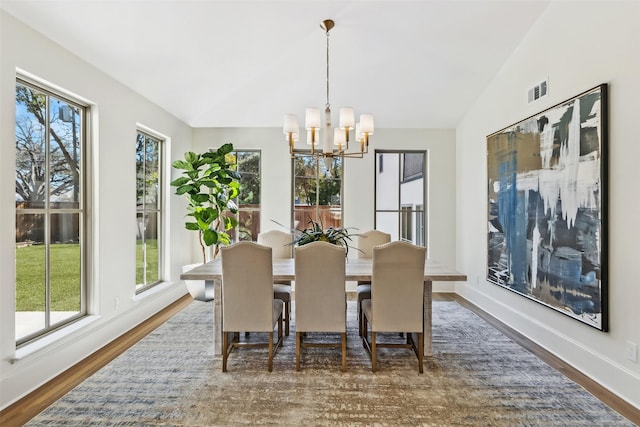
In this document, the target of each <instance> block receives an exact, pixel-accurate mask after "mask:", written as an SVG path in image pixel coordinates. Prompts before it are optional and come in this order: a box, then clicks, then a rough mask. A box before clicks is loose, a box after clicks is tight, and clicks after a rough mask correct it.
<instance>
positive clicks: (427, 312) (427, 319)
mask: <svg viewBox="0 0 640 427" xmlns="http://www.w3.org/2000/svg"><path fill="white" fill-rule="evenodd" d="M432 313H433V283H432V282H431V281H430V280H428V281H425V282H424V318H423V319H422V321H423V328H424V355H425V356H427V357H428V356H431V355H432V354H433V350H432V346H431V338H432V322H431V320H432Z"/></svg>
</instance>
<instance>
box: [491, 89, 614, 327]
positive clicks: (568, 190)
mask: <svg viewBox="0 0 640 427" xmlns="http://www.w3.org/2000/svg"><path fill="white" fill-rule="evenodd" d="M606 119H607V86H606V84H603V85H600V86H598V87H596V88H593V89H591V90H589V91H587V92H584V93H582V94H580V95H578V96H577V97H575V98H572V99H570V100H567V101H565V102H563V103H561V104H558V105H556V106H554V107H552V108H550V109H548V110H546V111H543V112H542V113H540V114H537V115H535V116H532V117H529V118H528V119H525V120H523V121H521V122H519V123H516V124H514V125H513V126H510V127H508V128H505V129H503V130H500V131H498V132H496V133H494V134H492V135H489V136H488V137H487V168H488V170H487V174H488V237H487V242H488V254H487V255H488V256H487V279H488V281H490V282H492V283H495V284H496V285H499V286H503V287H505V288H508V289H510V290H512V291H514V292H517V293H519V294H521V295H523V296H525V297H527V298H530V299H532V300H535V301H537V302H540V303H542V304H544V305H547V306H548V307H551V308H553V309H555V310H558V311H560V312H562V313H564V314H567V315H568V316H571V317H573V318H575V319H578V320H580V321H582V322H584V323H586V324H588V325H590V326H593V327H595V328H597V329H600V330H603V331H606V330H607V292H606V291H607V288H606V285H607V283H606V282H607V277H606V244H605V236H606V211H607V209H606V200H607V199H606V166H607V164H606V140H607V137H606V135H607V120H606Z"/></svg>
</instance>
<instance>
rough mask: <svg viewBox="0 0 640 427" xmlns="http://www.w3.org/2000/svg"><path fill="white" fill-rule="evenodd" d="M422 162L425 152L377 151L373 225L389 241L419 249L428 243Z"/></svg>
mask: <svg viewBox="0 0 640 427" xmlns="http://www.w3.org/2000/svg"><path fill="white" fill-rule="evenodd" d="M383 158H384V169H383V168H382V167H381V164H382V159H383ZM425 159H426V152H425V151H384V150H376V168H375V171H376V172H375V186H376V193H375V223H374V226H375V228H376V229H378V230H380V231H384V232H386V233H389V234H391V239H392V240H405V241H408V242H412V243H414V244H416V245H421V246H424V245H425V242H426V241H427V240H426V227H425V224H426V212H425V209H424V199H425V194H426V193H425V185H426V184H425V180H424V177H425V176H426V170H425V164H426V162H425Z"/></svg>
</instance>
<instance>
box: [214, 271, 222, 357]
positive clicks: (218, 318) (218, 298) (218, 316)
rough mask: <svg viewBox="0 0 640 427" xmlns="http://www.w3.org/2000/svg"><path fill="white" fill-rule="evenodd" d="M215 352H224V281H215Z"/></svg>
mask: <svg viewBox="0 0 640 427" xmlns="http://www.w3.org/2000/svg"><path fill="white" fill-rule="evenodd" d="M213 354H214V355H216V356H220V355H221V354H222V283H221V281H220V280H214V281H213Z"/></svg>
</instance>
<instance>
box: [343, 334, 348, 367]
mask: <svg viewBox="0 0 640 427" xmlns="http://www.w3.org/2000/svg"><path fill="white" fill-rule="evenodd" d="M346 370H347V333H346V332H343V333H342V372H346Z"/></svg>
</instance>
